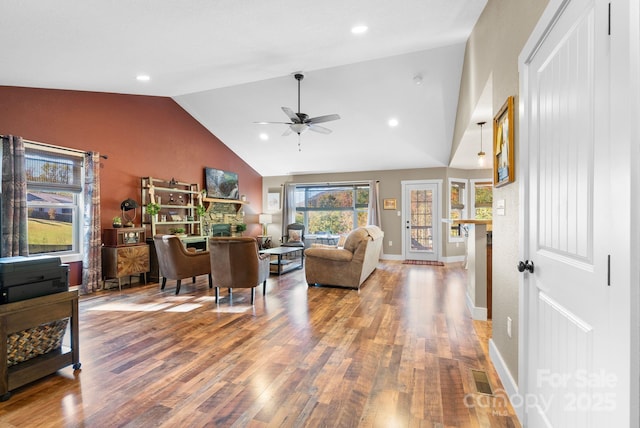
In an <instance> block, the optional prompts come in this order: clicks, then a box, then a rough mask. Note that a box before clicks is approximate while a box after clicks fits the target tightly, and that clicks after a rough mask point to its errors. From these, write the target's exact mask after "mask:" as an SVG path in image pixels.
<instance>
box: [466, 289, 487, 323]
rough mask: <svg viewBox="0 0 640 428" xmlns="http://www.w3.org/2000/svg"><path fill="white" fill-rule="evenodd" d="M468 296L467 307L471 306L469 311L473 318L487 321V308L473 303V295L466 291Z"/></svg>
mask: <svg viewBox="0 0 640 428" xmlns="http://www.w3.org/2000/svg"><path fill="white" fill-rule="evenodd" d="M465 296H466V297H467V299H466V300H467V308H469V312H471V318H473V319H474V320H478V321H486V320H487V308H479V307H477V306H474V305H473V300H471V296H469V293H466V294H465Z"/></svg>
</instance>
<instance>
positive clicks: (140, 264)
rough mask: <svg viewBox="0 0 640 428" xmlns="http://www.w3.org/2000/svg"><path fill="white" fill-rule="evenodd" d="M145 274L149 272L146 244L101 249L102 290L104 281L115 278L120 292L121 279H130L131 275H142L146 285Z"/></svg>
mask: <svg viewBox="0 0 640 428" xmlns="http://www.w3.org/2000/svg"><path fill="white" fill-rule="evenodd" d="M147 272H149V246H148V245H147V244H140V245H129V246H126V247H102V287H103V288H104V283H105V281H106V279H108V278H117V279H118V289H119V290H122V284H121V279H122V277H125V276H129V277H130V276H131V275H143V277H144V283H145V284H146V283H147ZM129 284H131V281H129Z"/></svg>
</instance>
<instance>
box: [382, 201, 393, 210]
mask: <svg viewBox="0 0 640 428" xmlns="http://www.w3.org/2000/svg"><path fill="white" fill-rule="evenodd" d="M396 206H397V204H396V200H395V199H385V200H383V202H382V208H383V209H385V210H395V209H396Z"/></svg>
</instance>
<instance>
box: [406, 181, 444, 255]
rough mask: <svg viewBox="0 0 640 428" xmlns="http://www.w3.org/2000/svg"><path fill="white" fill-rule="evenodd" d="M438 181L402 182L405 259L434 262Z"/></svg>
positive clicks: (437, 212)
mask: <svg viewBox="0 0 640 428" xmlns="http://www.w3.org/2000/svg"><path fill="white" fill-rule="evenodd" d="M439 187H440V183H439V182H438V181H403V182H402V189H403V191H402V194H403V227H404V235H403V246H404V247H403V250H404V251H403V255H404V259H405V260H431V261H436V260H438V255H439V246H440V230H439V225H440V208H439V207H440V204H439V203H438V201H439V199H438V198H439V197H440V196H439V195H440V193H439V191H438V188H439Z"/></svg>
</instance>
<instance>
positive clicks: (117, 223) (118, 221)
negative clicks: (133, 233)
mask: <svg viewBox="0 0 640 428" xmlns="http://www.w3.org/2000/svg"><path fill="white" fill-rule="evenodd" d="M111 224H112V225H113V227H114V228H116V229H118V228H120V227H122V218H120V217H118V216H115V217H114V218H113V220H112V222H111Z"/></svg>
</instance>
